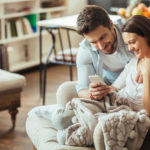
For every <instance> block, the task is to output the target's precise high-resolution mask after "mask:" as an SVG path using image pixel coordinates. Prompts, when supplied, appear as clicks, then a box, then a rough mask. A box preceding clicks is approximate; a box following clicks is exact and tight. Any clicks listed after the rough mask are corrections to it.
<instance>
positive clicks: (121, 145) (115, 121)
mask: <svg viewBox="0 0 150 150" xmlns="http://www.w3.org/2000/svg"><path fill="white" fill-rule="evenodd" d="M108 101H109V98H108V97H107V99H105V101H103V102H99V101H93V100H88V99H79V98H75V99H73V100H72V101H71V102H69V103H67V105H66V107H67V108H68V109H73V110H74V112H75V117H74V118H73V120H72V122H73V125H71V126H70V127H69V128H68V133H67V137H66V141H65V144H66V145H74V146H91V145H93V144H94V143H95V142H99V141H93V133H94V129H95V127H96V126H97V125H99V126H100V127H101V129H102V134H103V136H104V145H105V149H106V150H123V149H129V150H133V149H134V150H138V149H139V148H140V147H141V145H142V143H143V140H144V137H145V135H146V133H147V131H148V129H149V127H150V119H149V118H148V117H147V115H146V111H145V110H141V111H140V112H138V113H136V112H134V111H132V109H131V108H129V107H128V106H125V105H121V106H117V107H116V106H115V107H114V106H111V105H110V103H109V102H108ZM108 112H109V113H108ZM99 136H101V135H99ZM97 149H99V148H97Z"/></svg>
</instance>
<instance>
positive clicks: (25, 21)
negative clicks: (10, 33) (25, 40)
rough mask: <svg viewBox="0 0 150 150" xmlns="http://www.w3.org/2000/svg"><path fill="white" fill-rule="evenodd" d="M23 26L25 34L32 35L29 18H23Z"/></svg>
mask: <svg viewBox="0 0 150 150" xmlns="http://www.w3.org/2000/svg"><path fill="white" fill-rule="evenodd" d="M21 21H22V24H23V29H24V34H31V33H33V30H32V27H31V24H30V22H29V20H28V19H27V18H22V19H21Z"/></svg>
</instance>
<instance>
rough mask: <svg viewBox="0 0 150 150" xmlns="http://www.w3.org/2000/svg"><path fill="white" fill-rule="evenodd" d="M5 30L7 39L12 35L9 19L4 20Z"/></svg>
mask: <svg viewBox="0 0 150 150" xmlns="http://www.w3.org/2000/svg"><path fill="white" fill-rule="evenodd" d="M5 30H6V32H5V33H6V35H5V36H6V38H7V39H9V38H11V37H12V36H11V26H10V22H9V21H7V22H6V27H5Z"/></svg>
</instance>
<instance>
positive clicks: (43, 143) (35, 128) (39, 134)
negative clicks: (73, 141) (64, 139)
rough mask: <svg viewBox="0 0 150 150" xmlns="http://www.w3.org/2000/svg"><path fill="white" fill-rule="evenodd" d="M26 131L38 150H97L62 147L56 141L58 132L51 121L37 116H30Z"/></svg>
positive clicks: (92, 149) (93, 149)
mask: <svg viewBox="0 0 150 150" xmlns="http://www.w3.org/2000/svg"><path fill="white" fill-rule="evenodd" d="M26 131H27V134H28V136H29V138H30V139H31V141H32V143H33V144H34V146H35V147H36V148H37V150H95V148H93V147H77V146H67V145H60V144H58V143H57V140H56V133H57V130H56V129H55V128H54V126H53V125H52V123H51V121H50V120H47V119H44V118H41V117H38V116H36V115H31V116H28V118H27V121H26Z"/></svg>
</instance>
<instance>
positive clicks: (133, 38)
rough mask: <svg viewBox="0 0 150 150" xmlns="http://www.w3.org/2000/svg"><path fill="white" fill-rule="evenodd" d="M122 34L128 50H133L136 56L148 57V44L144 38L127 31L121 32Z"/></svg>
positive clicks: (149, 48)
mask: <svg viewBox="0 0 150 150" xmlns="http://www.w3.org/2000/svg"><path fill="white" fill-rule="evenodd" d="M122 36H123V39H124V42H125V43H126V44H127V45H128V48H129V51H132V52H134V54H135V55H136V57H138V58H143V57H148V58H150V46H149V45H148V43H147V39H146V38H144V37H142V36H139V35H137V34H135V33H129V32H123V33H122Z"/></svg>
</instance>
